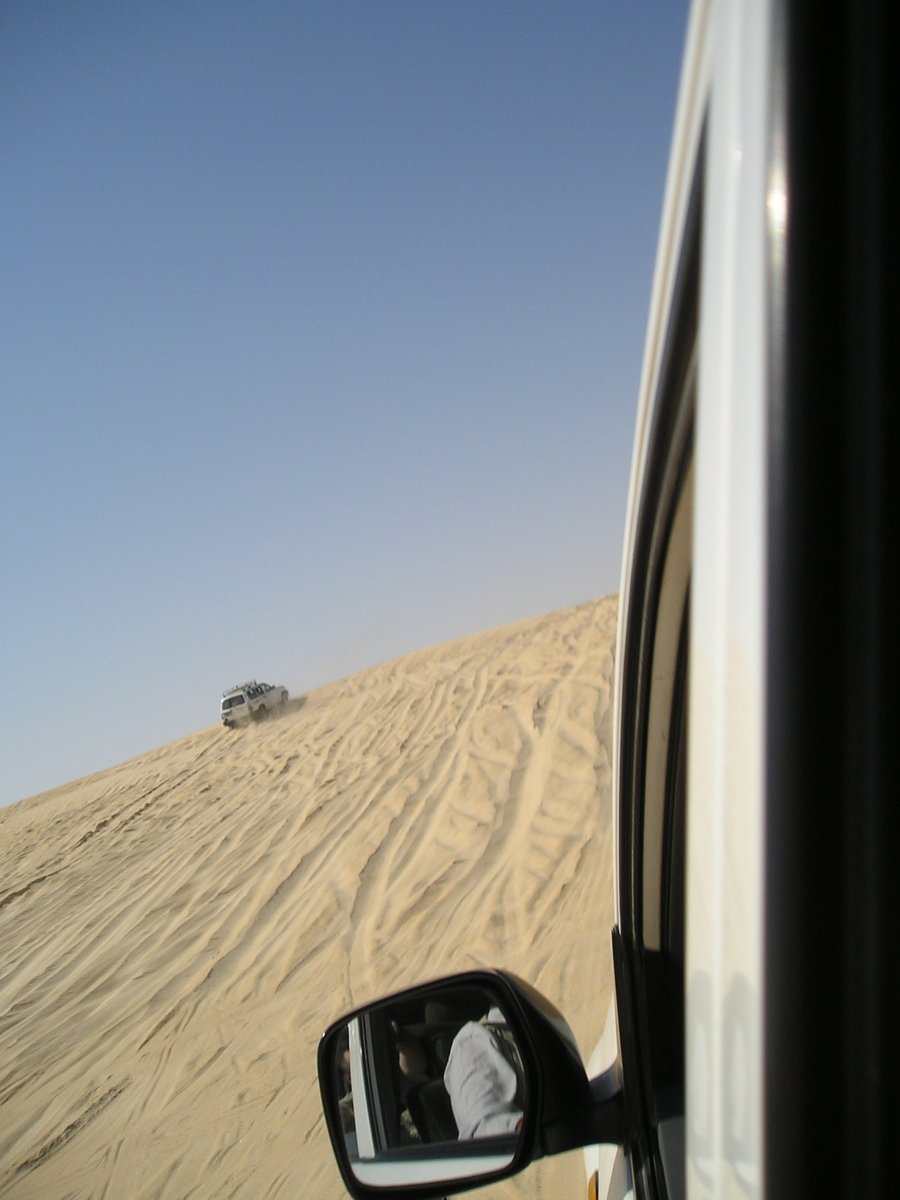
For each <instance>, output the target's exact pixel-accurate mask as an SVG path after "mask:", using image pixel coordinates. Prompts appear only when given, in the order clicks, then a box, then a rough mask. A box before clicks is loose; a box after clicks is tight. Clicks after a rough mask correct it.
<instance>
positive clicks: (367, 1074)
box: [318, 970, 624, 1200]
mask: <svg viewBox="0 0 900 1200" xmlns="http://www.w3.org/2000/svg"><path fill="white" fill-rule="evenodd" d="M318 1074H319V1088H320V1091H321V1096H322V1105H323V1109H324V1112H325V1118H326V1122H327V1126H328V1132H329V1136H330V1138H331V1144H332V1148H333V1150H334V1154H335V1157H336V1158H337V1161H338V1165H339V1167H340V1171H341V1175H342V1177H343V1180H344V1183H345V1185H346V1187H347V1189H348V1191H349V1192H350V1194H351V1195H352V1196H355V1197H357V1198H358V1200H363V1198H368V1200H374V1198H375V1197H378V1198H379V1200H390V1198H391V1197H398V1198H399V1197H403V1198H404V1200H429V1198H430V1197H435V1198H439V1197H443V1196H446V1195H448V1194H451V1193H454V1192H460V1191H464V1190H466V1189H468V1188H472V1187H478V1186H480V1185H482V1184H485V1183H489V1182H495V1181H496V1180H499V1179H503V1178H506V1177H507V1176H509V1175H513V1174H515V1173H516V1172H518V1171H521V1170H522V1169H523V1168H524V1167H526V1166H527V1165H528V1164H529V1163H530V1162H532V1161H533V1160H534V1159H536V1158H540V1157H542V1156H544V1155H549V1154H559V1153H561V1152H562V1151H564V1150H571V1149H576V1148H578V1147H580V1146H586V1145H591V1144H594V1143H597V1142H614V1143H621V1141H622V1140H623V1129H624V1117H623V1111H624V1110H623V1105H622V1098H621V1087H620V1078H619V1072H618V1066H614V1067H613V1068H611V1069H610V1071H608V1072H607V1073H606V1074H604V1075H602V1076H600V1077H599V1078H598V1079H596V1080H594V1081H589V1080H588V1077H587V1074H586V1072H585V1068H584V1065H583V1063H582V1060H581V1056H580V1054H579V1052H578V1047H577V1045H576V1042H575V1038H574V1036H573V1034H572V1031H571V1029H570V1028H569V1026H568V1024H567V1023H566V1021H565V1019H564V1018H563V1016H562V1015H561V1014H560V1013H559V1011H558V1010H557V1009H556V1008H555V1007H554V1006H553V1005H552V1004H551V1003H550V1002H549V1001H548V1000H546V999H545V998H544V997H543V996H541V995H540V993H538V992H537V991H535V990H534V988H532V987H530V986H529V985H528V984H527V983H525V982H523V981H522V980H520V979H518V978H516V976H514V975H511V974H509V973H507V972H505V971H493V970H485V971H470V972H466V973H464V974H461V975H454V976H449V977H446V978H443V979H438V980H435V981H433V982H431V983H425V984H421V985H418V986H416V987H413V988H408V989H406V990H404V991H402V992H397V993H394V994H393V995H390V996H387V997H384V998H383V999H380V1000H376V1001H374V1002H373V1003H371V1004H368V1005H366V1006H364V1007H363V1008H358V1009H356V1010H354V1011H353V1012H351V1013H348V1014H347V1015H346V1016H343V1017H341V1018H340V1019H339V1020H337V1021H335V1022H334V1023H333V1024H332V1025H331V1026H329V1028H328V1029H327V1030H326V1032H325V1034H324V1035H323V1037H322V1039H321V1041H320V1043H319V1051H318Z"/></svg>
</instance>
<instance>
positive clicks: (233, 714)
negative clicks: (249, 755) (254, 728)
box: [219, 679, 288, 729]
mask: <svg viewBox="0 0 900 1200" xmlns="http://www.w3.org/2000/svg"><path fill="white" fill-rule="evenodd" d="M287 701H288V690H287V688H285V687H281V686H280V685H279V686H278V687H274V686H273V685H272V684H271V683H257V682H256V680H255V679H250V680H248V682H247V683H238V684H236V685H235V686H234V687H233V688H229V689H228V691H227V692H223V693H222V702H221V704H220V705H219V711H220V714H221V717H222V724H223V725H224V726H226V728H228V729H232V728H233V727H234V726H235V725H237V724H238V723H239V722H240V721H251V720H257V721H261V720H263V718H265V717H267V716H268V715H269V713H270V712H272V711H274V710H275V709H276V708H283V707H284V706H285V704H287Z"/></svg>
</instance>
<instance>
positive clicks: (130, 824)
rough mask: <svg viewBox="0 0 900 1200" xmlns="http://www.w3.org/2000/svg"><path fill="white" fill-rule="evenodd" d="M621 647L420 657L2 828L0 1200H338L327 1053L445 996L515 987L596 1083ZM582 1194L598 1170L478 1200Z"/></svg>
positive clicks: (566, 1169)
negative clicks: (485, 977)
mask: <svg viewBox="0 0 900 1200" xmlns="http://www.w3.org/2000/svg"><path fill="white" fill-rule="evenodd" d="M615 619H616V606H615V600H614V598H607V599H605V600H602V601H599V602H596V603H590V604H585V605H580V606H579V607H577V608H574V609H569V610H566V611H564V612H559V613H553V614H550V615H548V616H545V617H541V618H537V619H534V620H529V621H523V622H519V623H517V624H515V625H511V626H507V627H504V628H502V629H499V630H494V631H491V632H488V633H484V634H481V635H478V636H475V637H470V638H466V639H463V640H461V641H457V642H453V643H450V644H447V645H444V646H438V647H434V648H431V649H428V650H424V651H421V652H419V653H417V654H413V655H410V656H408V657H405V658H403V659H400V660H397V661H395V662H390V663H386V664H383V665H381V666H378V667H375V668H373V669H371V670H368V671H365V672H363V673H361V674H359V675H356V676H353V677H352V678H350V679H346V680H343V681H341V682H339V683H335V684H332V685H330V686H328V687H325V688H322V689H320V690H318V691H316V692H313V693H310V694H309V695H308V696H306V697H303V698H302V699H298V700H295V701H294V702H293V704H292V706H291V708H290V710H289V711H288V712H286V713H285V714H283V715H282V716H280V717H278V718H275V719H272V720H269V721H268V722H264V723H260V724H258V725H253V726H251V727H248V728H246V729H242V730H238V731H235V732H229V731H227V730H224V729H222V728H220V727H218V726H216V727H212V728H209V729H205V730H203V731H201V732H199V733H195V734H192V735H191V736H189V737H185V738H183V739H181V740H180V741H178V742H175V743H173V744H171V745H169V746H165V747H163V748H162V749H159V750H156V751H153V752H152V753H149V754H146V755H144V756H142V757H141V758H138V759H135V760H134V761H132V762H129V763H126V764H123V765H122V766H119V767H115V768H113V769H110V770H107V771H104V772H102V773H100V774H98V775H94V776H91V777H90V778H87V779H83V780H80V781H78V782H76V783H73V784H70V785H68V786H66V787H62V788H58V789H56V790H55V791H53V792H48V793H45V794H44V795H41V796H37V797H34V798H32V799H30V800H27V801H24V802H22V803H20V804H18V805H14V806H13V807H12V808H9V809H6V810H0V948H2V953H0V1196H3V1197H9V1198H10V1200H12V1198H15V1200H20V1198H24V1197H32V1198H40V1200H57V1198H59V1200H62V1198H64V1197H65V1198H68V1197H72V1198H75V1197H79V1198H81V1197H91V1198H105V1200H149V1198H151V1197H177V1198H182V1197H235V1198H238V1197H240V1198H251V1197H252V1198H259V1200H262V1198H266V1200H269V1198H274V1197H284V1198H287V1197H292V1198H293V1197H299V1196H310V1195H312V1196H317V1197H318V1196H323V1197H339V1196H342V1195H345V1193H344V1190H343V1187H342V1185H341V1182H340V1179H339V1176H338V1173H337V1169H336V1167H335V1166H334V1165H333V1161H332V1158H331V1152H330V1149H329V1147H328V1144H327V1141H328V1139H327V1134H326V1132H325V1129H324V1125H323V1121H322V1118H321V1113H320V1106H319V1099H318V1089H317V1084H316V1069H315V1050H316V1044H317V1040H318V1037H319V1035H320V1033H321V1031H322V1029H323V1028H324V1027H325V1025H326V1024H328V1022H329V1021H330V1020H331V1019H332V1018H333V1017H335V1016H336V1015H338V1014H339V1013H340V1012H341V1011H343V1010H344V1009H346V1008H347V1007H349V1006H351V1005H353V1004H356V1003H361V1002H363V1001H364V1000H366V999H367V998H369V997H371V996H374V995H377V994H379V993H381V992H383V991H386V990H389V989H391V988H394V987H399V986H402V985H404V984H406V983H409V982H414V981H416V980H418V979H422V978H428V977H432V976H435V975H439V974H443V973H445V972H448V971H454V970H462V969H465V968H468V967H472V966H481V965H493V966H504V967H507V968H509V969H511V970H513V971H515V972H516V973H518V974H520V975H523V976H524V977H526V978H528V979H529V980H530V981H532V982H533V983H534V984H535V985H536V986H537V987H538V988H539V989H540V990H541V991H543V992H544V993H545V994H546V995H547V996H548V997H549V998H550V999H552V1000H553V1001H554V1002H555V1003H556V1004H558V1005H559V1006H560V1007H561V1008H562V1009H563V1010H564V1012H565V1013H566V1014H567V1016H568V1017H569V1018H570V1020H571V1023H572V1025H573V1028H574V1030H575V1033H576V1035H577V1037H578V1039H579V1042H580V1044H581V1046H582V1050H583V1052H585V1054H588V1053H589V1052H590V1050H591V1048H592V1046H593V1043H594V1042H595V1041H596V1039H597V1037H598V1036H599V1033H600V1029H601V1025H602V1021H603V1017H604V1015H605V1009H606V1004H607V1002H608V996H609V990H608V987H609V985H608V965H607V960H608V952H607V946H608V939H609V928H610V925H611V922H612V898H611V845H610V837H609V833H610V829H609V816H610V810H609V804H610V798H609V749H610V711H609V700H610V684H611V673H612V647H613V636H614V627H615ZM598 979H599V980H600V981H601V984H600V986H599V987H598ZM603 981H606V982H603ZM569 1187H571V1188H573V1189H574V1190H572V1191H571V1192H569V1194H571V1195H575V1196H581V1195H583V1187H584V1185H583V1182H582V1181H581V1178H580V1162H579V1158H578V1155H575V1156H571V1155H569V1156H564V1158H563V1159H561V1160H556V1161H551V1162H548V1163H546V1164H539V1165H537V1166H535V1167H532V1168H531V1169H530V1170H529V1171H528V1172H526V1173H525V1174H524V1175H522V1176H520V1177H519V1180H518V1181H517V1182H516V1183H515V1184H513V1183H510V1184H506V1185H501V1186H500V1187H496V1188H494V1189H491V1190H490V1192H485V1193H483V1194H484V1195H489V1194H490V1195H500V1194H502V1195H530V1196H535V1195H546V1196H552V1195H557V1194H562V1193H563V1191H565V1190H567V1189H568V1188H569Z"/></svg>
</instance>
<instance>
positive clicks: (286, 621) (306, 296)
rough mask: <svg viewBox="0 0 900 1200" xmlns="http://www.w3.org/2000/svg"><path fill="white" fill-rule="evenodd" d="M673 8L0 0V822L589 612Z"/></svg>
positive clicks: (654, 190) (670, 103)
mask: <svg viewBox="0 0 900 1200" xmlns="http://www.w3.org/2000/svg"><path fill="white" fill-rule="evenodd" d="M685 23H686V5H685V4H683V3H661V2H660V3H643V4H634V3H626V2H625V0H608V2H607V0H594V2H592V3H570V2H567V0H554V2H553V3H550V2H549V0H546V2H544V3H531V2H529V0H521V2H515V3H511V2H510V3H506V2H501V0H496V2H495V0H477V2H470V0H442V2H440V3H438V2H436V0H366V2H346V0H327V2H326V0H309V2H306V3H302V2H296V0H294V2H291V3H288V2H282V0H271V2H263V3H260V4H249V3H246V0H244V2H243V3H236V2H232V0H220V2H217V3H212V2H211V0H196V2H193V3H186V4H176V3H155V2H152V0H143V2H141V3H136V2H130V0H81V2H80V3H77V4H66V3H62V2H58V3H50V2H47V0H6V3H4V4H3V5H2V7H0V163H2V166H0V263H2V271H0V278H2V280H3V287H2V291H0V404H2V411H3V414H4V415H3V429H2V439H0V468H2V470H0V488H2V495H0V501H2V504H0V538H2V547H0V549H2V561H3V566H4V584H3V587H2V591H0V636H2V658H0V662H2V671H3V679H4V694H5V698H6V703H5V705H4V714H3V719H2V722H0V758H2V764H3V765H2V768H0V803H9V802H11V801H14V800H17V799H20V798H22V797H24V796H26V795H30V794H32V793H35V792H39V791H43V790H45V789H48V788H50V787H53V786H56V785H57V784H61V783H65V782H68V781H70V780H73V779H75V778H78V777H79V776H81V775H84V774H88V773H90V772H93V771H97V770H101V769H103V768H104V767H108V766H111V765H113V764H115V763H118V762H121V761H123V760H126V759H128V758H131V757H133V756H135V755H137V754H139V753H142V752H143V751H145V750H149V749H152V748H153V747H155V746H158V745H162V744H165V743H166V742H169V741H171V740H174V739H175V738H178V737H180V736H182V735H184V734H187V733H190V732H192V731H194V730H196V729H199V728H202V727H204V726H206V725H210V724H213V723H215V722H216V721H217V719H218V699H219V695H220V693H221V691H222V689H223V688H225V687H227V686H229V685H230V684H232V683H234V682H235V681H237V680H239V679H243V678H245V677H252V676H256V677H259V678H263V679H269V680H271V681H272V682H276V683H282V682H283V683H285V684H287V685H288V687H290V688H291V690H292V691H294V692H297V693H302V692H304V691H306V690H310V689H312V688H314V687H316V686H319V685H321V684H323V683H327V682H330V681H331V680H334V679H338V678H341V677H343V676H345V675H348V674H351V673H353V672H355V671H357V670H361V669H363V668H365V667H367V666H371V665H373V664H374V663H377V662H381V661H383V660H385V659H388V658H393V657H395V656H396V655H399V654H403V653H406V652H408V651H412V650H417V649H420V648H422V647H425V646H428V645H432V644H434V643H438V642H443V641H446V640H448V639H451V638H454V637H458V636H463V635H465V634H469V633H476V632H480V631H481V630H483V629H488V628H492V627H494V626H497V625H501V624H505V623H506V622H508V621H513V620H517V619H519V618H521V617H527V616H532V615H536V614H539V613H543V612H548V611H550V610H553V609H557V608H563V607H567V606H569V605H571V604H577V603H579V602H581V601H583V600H587V599H590V598H592V597H595V596H601V595H605V594H607V593H609V592H612V591H615V590H616V589H617V587H618V582H619V564H620V554H621V542H622V529H623V522H624V513H625V492H626V484H627V476H628V468H629V460H630V453H631V440H632V433H633V427H634V417H635V404H636V397H637V389H638V382H639V374H640V363H641V355H642V351H643V337H644V328H645V323H646V316H647V309H648V304H649V297H650V286H651V277H652V268H653V260H654V254H655V249H656V237H657V230H658V224H659V216H660V207H661V202H662V193H663V185H664V178H665V168H666V161H667V155H668V146H669V140H670V136H671V130H672V123H673V117H674V105H675V95H676V89H677V77H678V70H679V66H680V58H681V49H682V43H683V37H684V29H685Z"/></svg>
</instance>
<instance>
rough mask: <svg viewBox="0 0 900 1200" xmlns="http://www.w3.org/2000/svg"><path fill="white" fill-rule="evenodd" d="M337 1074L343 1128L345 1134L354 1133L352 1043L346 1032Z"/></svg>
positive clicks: (339, 1052) (339, 1054) (338, 1054)
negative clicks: (351, 1076) (351, 1078)
mask: <svg viewBox="0 0 900 1200" xmlns="http://www.w3.org/2000/svg"><path fill="white" fill-rule="evenodd" d="M337 1074H338V1109H339V1111H340V1114H341V1126H342V1128H343V1130H344V1132H345V1133H352V1132H353V1130H354V1129H355V1128H356V1119H355V1117H354V1113H353V1092H352V1089H351V1083H350V1042H349V1037H348V1035H347V1033H346V1032H345V1033H344V1035H343V1037H342V1038H341V1040H340V1042H339V1044H338V1051H337Z"/></svg>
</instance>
